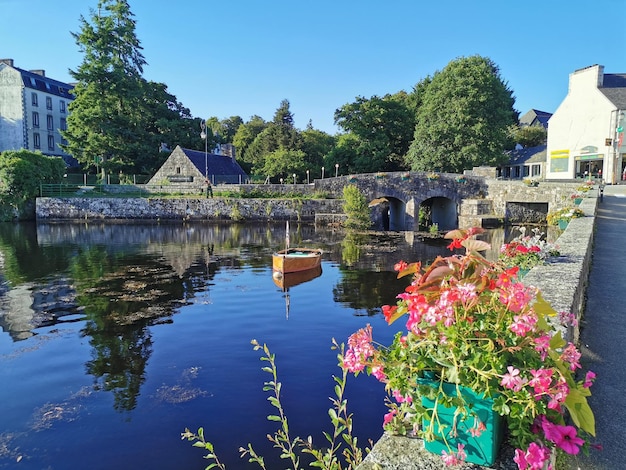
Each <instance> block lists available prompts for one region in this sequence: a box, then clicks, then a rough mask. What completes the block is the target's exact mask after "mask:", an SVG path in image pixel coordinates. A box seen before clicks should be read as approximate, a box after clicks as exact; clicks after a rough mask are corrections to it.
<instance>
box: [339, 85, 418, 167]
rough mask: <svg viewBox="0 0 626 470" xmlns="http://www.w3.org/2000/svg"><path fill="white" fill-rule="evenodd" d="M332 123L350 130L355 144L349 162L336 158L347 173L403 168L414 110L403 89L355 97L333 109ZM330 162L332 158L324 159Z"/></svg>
mask: <svg viewBox="0 0 626 470" xmlns="http://www.w3.org/2000/svg"><path fill="white" fill-rule="evenodd" d="M335 124H337V125H338V126H339V127H340V128H342V129H343V130H344V131H347V132H348V133H351V134H352V135H353V136H354V137H355V140H356V141H357V142H358V145H357V146H356V147H355V150H356V152H355V154H354V155H353V156H352V157H353V158H351V159H350V160H349V161H343V162H342V161H340V160H336V162H339V163H340V164H341V165H342V168H346V171H347V172H349V173H350V172H355V173H356V172H359V173H369V172H373V171H376V170H384V171H397V170H401V169H404V167H405V165H404V161H403V157H404V155H405V154H406V152H407V151H408V149H409V145H410V144H411V140H412V139H413V129H414V126H415V112H414V110H413V108H412V106H411V103H410V101H409V96H408V95H407V93H406V92H399V93H396V94H394V95H389V94H387V95H385V96H383V97H382V98H380V97H378V96H372V97H371V98H369V99H366V98H364V97H360V96H359V97H357V98H356V101H355V102H354V103H348V104H345V105H344V106H342V107H341V108H339V109H337V110H336V111H335ZM327 163H329V164H333V163H334V162H333V160H332V157H331V159H329V161H328V162H327Z"/></svg>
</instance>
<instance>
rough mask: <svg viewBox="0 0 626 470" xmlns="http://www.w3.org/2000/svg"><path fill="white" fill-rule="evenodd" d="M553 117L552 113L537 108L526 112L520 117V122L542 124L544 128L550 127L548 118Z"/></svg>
mask: <svg viewBox="0 0 626 470" xmlns="http://www.w3.org/2000/svg"><path fill="white" fill-rule="evenodd" d="M551 117H552V113H547V112H545V111H539V110H537V109H531V110H530V111H528V112H527V113H526V114H524V115H523V116H522V117H521V118H520V119H519V123H520V125H522V126H537V125H541V126H543V128H544V129H547V128H548V120H549V119H550V118H551Z"/></svg>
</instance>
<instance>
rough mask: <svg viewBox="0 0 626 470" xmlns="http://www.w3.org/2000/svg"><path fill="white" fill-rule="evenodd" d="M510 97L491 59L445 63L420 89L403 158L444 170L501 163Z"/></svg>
mask: <svg viewBox="0 0 626 470" xmlns="http://www.w3.org/2000/svg"><path fill="white" fill-rule="evenodd" d="M514 102H515V100H514V98H513V93H512V91H511V90H510V89H509V88H508V86H507V84H506V83H504V82H503V81H502V78H501V77H500V74H499V70H498V67H497V66H496V65H495V64H494V63H493V62H492V61H491V60H489V59H487V58H484V57H480V56H477V55H476V56H472V57H467V58H460V59H457V60H454V61H452V62H450V63H449V64H448V65H447V66H446V67H445V68H444V69H443V70H442V71H440V72H437V73H435V75H434V76H433V77H432V81H431V82H430V83H429V84H428V85H427V86H426V87H425V89H424V90H423V95H422V100H421V104H420V106H419V108H418V109H417V116H416V118H417V122H416V125H415V132H414V134H413V143H412V144H411V147H410V149H409V152H408V154H407V163H408V164H409V165H410V166H411V169H412V170H417V171H428V170H435V171H449V172H461V171H462V170H465V169H471V168H472V167H474V166H479V165H497V164H499V163H503V162H504V161H506V156H505V155H504V148H505V145H506V142H507V129H508V127H509V126H510V125H511V124H514V123H516V122H517V112H516V111H515V110H514V109H513V105H514Z"/></svg>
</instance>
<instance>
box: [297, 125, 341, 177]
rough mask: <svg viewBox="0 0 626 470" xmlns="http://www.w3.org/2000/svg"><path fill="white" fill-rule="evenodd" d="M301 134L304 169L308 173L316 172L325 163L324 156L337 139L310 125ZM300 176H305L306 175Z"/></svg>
mask: <svg viewBox="0 0 626 470" xmlns="http://www.w3.org/2000/svg"><path fill="white" fill-rule="evenodd" d="M301 135H302V151H303V152H304V155H305V157H304V159H305V165H306V169H305V170H309V172H310V174H318V172H319V171H320V169H321V167H323V166H324V164H325V163H324V157H325V156H326V155H328V154H329V153H330V152H331V151H332V149H333V148H334V147H335V143H336V141H337V139H336V138H335V137H334V136H332V135H330V134H328V133H326V132H324V131H320V130H317V129H313V127H312V126H308V127H307V128H306V129H305V130H304V131H302V133H301ZM300 176H302V177H303V178H304V177H306V175H300Z"/></svg>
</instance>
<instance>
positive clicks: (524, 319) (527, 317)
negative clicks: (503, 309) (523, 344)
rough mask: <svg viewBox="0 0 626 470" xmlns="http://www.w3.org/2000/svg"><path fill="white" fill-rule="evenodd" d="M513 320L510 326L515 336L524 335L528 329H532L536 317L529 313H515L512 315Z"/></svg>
mask: <svg viewBox="0 0 626 470" xmlns="http://www.w3.org/2000/svg"><path fill="white" fill-rule="evenodd" d="M513 320H514V322H513V323H512V324H511V326H510V328H511V331H513V333H515V334H516V335H517V336H526V334H527V333H528V332H530V331H534V329H535V324H536V323H537V317H536V316H535V315H532V314H530V313H525V314H523V315H515V316H514V317H513Z"/></svg>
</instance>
